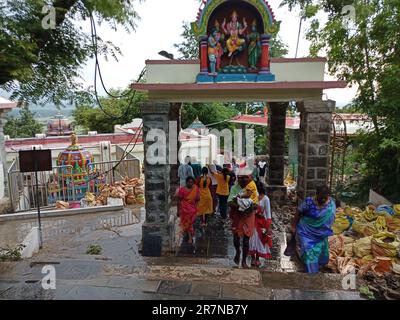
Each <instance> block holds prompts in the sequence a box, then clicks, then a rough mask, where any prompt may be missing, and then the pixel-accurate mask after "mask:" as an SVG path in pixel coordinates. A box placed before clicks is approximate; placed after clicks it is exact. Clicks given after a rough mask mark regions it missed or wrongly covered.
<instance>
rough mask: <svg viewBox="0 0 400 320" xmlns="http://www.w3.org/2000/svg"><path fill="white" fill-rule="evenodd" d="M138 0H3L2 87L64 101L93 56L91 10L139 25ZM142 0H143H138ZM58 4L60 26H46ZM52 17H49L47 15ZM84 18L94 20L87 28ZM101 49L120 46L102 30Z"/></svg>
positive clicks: (31, 97)
mask: <svg viewBox="0 0 400 320" xmlns="http://www.w3.org/2000/svg"><path fill="white" fill-rule="evenodd" d="M134 1H135V0H119V1H107V0H49V1H44V0H18V1H15V0H2V1H0V48H1V49H0V52H1V54H0V88H1V89H5V90H6V91H10V92H11V91H12V92H13V95H12V98H13V99H16V98H17V99H20V100H24V101H28V102H33V103H38V102H40V101H41V102H43V100H44V102H50V101H51V102H54V103H55V104H60V103H61V102H62V101H63V100H65V99H69V98H70V97H71V95H73V94H77V93H80V92H81V91H82V89H83V88H82V85H81V84H80V81H79V80H80V79H79V70H80V68H81V67H82V66H84V65H85V63H86V62H87V61H88V59H89V58H91V57H93V53H94V48H93V44H92V34H91V32H90V30H91V28H90V26H89V21H90V18H91V16H93V17H94V19H97V21H98V22H99V23H104V22H106V23H109V25H110V26H111V28H113V29H114V30H116V29H117V27H118V26H123V27H124V28H125V30H127V31H128V32H130V31H133V30H135V26H136V25H135V23H136V21H137V20H138V15H137V13H136V11H135V10H134V7H133V2H134ZM136 1H141V0H136ZM45 4H49V5H51V6H53V7H54V8H55V10H56V21H55V22H56V28H55V29H51V28H43V26H42V21H43V19H44V18H46V16H47V13H42V9H43V6H44V5H45ZM45 21H46V20H45ZM78 21H86V22H88V24H87V28H84V29H85V30H86V31H84V29H82V28H81V27H79V25H78V24H77V22H78ZM97 42H98V53H99V54H100V55H103V56H104V57H108V56H110V55H111V56H113V57H114V58H116V57H117V54H119V53H120V50H119V48H118V47H116V46H114V45H113V44H112V43H110V42H105V41H102V39H101V38H100V37H99V36H97Z"/></svg>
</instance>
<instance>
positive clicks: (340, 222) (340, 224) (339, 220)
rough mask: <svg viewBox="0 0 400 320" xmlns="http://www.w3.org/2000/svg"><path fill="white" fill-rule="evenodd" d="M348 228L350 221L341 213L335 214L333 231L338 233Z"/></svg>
mask: <svg viewBox="0 0 400 320" xmlns="http://www.w3.org/2000/svg"><path fill="white" fill-rule="evenodd" d="M348 228H350V221H349V220H348V219H346V217H344V216H343V215H337V216H336V219H335V222H334V223H333V226H332V230H333V233H334V234H336V235H338V234H341V233H343V232H344V231H346V230H347V229H348Z"/></svg>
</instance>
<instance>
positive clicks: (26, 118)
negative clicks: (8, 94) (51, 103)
mask: <svg viewBox="0 0 400 320" xmlns="http://www.w3.org/2000/svg"><path fill="white" fill-rule="evenodd" d="M19 115H20V116H19V117H8V118H7V123H6V125H5V126H4V134H5V135H9V136H10V137H11V138H13V139H14V138H31V137H34V136H35V135H36V134H37V133H42V132H43V127H42V125H41V124H40V123H39V122H38V121H36V120H35V114H34V113H33V112H31V111H30V110H29V108H28V107H23V108H21V110H20V111H19Z"/></svg>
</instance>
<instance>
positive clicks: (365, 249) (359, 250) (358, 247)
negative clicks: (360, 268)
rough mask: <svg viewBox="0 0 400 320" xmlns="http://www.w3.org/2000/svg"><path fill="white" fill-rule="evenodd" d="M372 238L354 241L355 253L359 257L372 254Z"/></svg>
mask: <svg viewBox="0 0 400 320" xmlns="http://www.w3.org/2000/svg"><path fill="white" fill-rule="evenodd" d="M371 239H372V237H365V238H361V239H359V240H357V241H356V242H355V243H354V253H355V255H356V256H357V257H359V258H363V257H365V256H368V255H370V254H371Z"/></svg>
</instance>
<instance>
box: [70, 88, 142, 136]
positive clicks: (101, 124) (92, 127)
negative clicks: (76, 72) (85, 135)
mask: <svg viewBox="0 0 400 320" xmlns="http://www.w3.org/2000/svg"><path fill="white" fill-rule="evenodd" d="M110 93H111V94H112V95H114V96H121V95H126V94H128V91H127V90H124V91H122V90H110ZM132 94H134V96H132ZM145 99H146V95H145V94H143V93H140V92H135V93H131V94H130V95H127V96H126V97H125V98H121V99H115V98H105V97H102V98H99V101H100V104H101V107H102V109H103V110H104V111H105V112H103V110H101V109H100V107H99V105H98V104H93V103H90V101H88V102H86V103H82V104H79V105H77V107H76V109H75V110H74V112H73V116H74V119H75V124H77V125H80V126H83V127H84V128H85V129H86V130H88V131H97V132H99V133H113V132H114V126H115V125H117V124H126V123H129V122H131V121H132V119H134V118H139V117H140V111H139V107H138V103H140V102H142V101H144V100H145ZM128 106H129V108H128V109H127V107H128ZM126 110H127V111H126ZM110 115H111V116H112V117H110ZM114 117H117V118H119V119H114Z"/></svg>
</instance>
